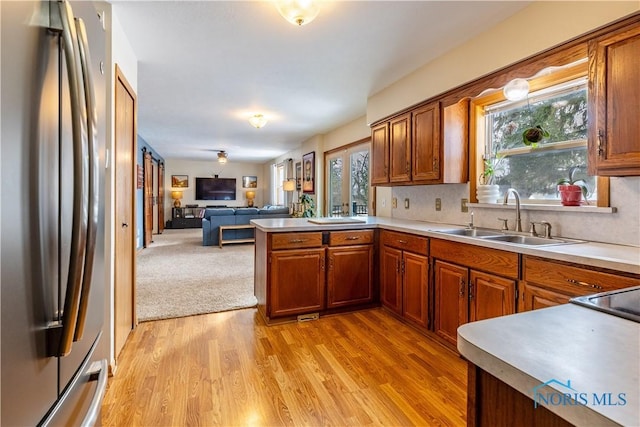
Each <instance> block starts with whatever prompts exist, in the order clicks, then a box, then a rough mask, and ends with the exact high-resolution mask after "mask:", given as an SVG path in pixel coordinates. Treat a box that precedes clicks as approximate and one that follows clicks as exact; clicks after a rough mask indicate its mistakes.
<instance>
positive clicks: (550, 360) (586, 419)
mask: <svg viewBox="0 0 640 427" xmlns="http://www.w3.org/2000/svg"><path fill="white" fill-rule="evenodd" d="M458 350H459V351H460V353H461V354H462V355H463V356H464V357H465V358H466V359H467V360H468V361H469V362H470V365H469V366H470V370H471V372H470V381H469V387H470V389H469V397H468V399H470V402H471V405H470V407H469V417H470V421H471V423H470V424H469V425H484V422H483V421H482V420H484V421H486V419H487V417H488V418H490V419H491V420H492V421H493V422H494V423H496V424H498V423H499V419H500V417H501V416H505V417H512V416H518V417H520V416H522V417H523V419H524V418H525V416H524V415H522V412H527V411H530V415H532V416H538V415H544V414H543V413H542V412H545V410H544V409H543V410H540V408H538V409H533V407H534V399H535V398H536V396H538V397H539V396H541V395H542V396H546V397H550V399H549V400H550V402H552V404H545V402H544V401H543V400H544V399H540V398H538V399H537V400H538V402H539V404H540V405H541V406H543V407H545V408H547V409H548V410H549V411H551V412H552V413H553V414H555V415H556V416H559V417H560V418H562V419H563V420H566V421H568V422H570V423H572V424H575V425H625V426H632V425H638V420H640V383H639V380H638V376H639V371H640V367H639V363H638V361H639V360H640V323H636V322H633V321H630V320H626V319H622V318H619V317H615V316H612V315H609V314H605V313H601V312H598V311H595V310H591V309H588V308H584V307H580V306H577V305H574V304H565V305H561V306H557V307H551V308H547V309H542V310H534V311H530V312H525V313H519V314H515V315H511V316H504V317H498V318H494V319H489V320H484V321H479V322H473V323H469V324H466V325H463V326H461V327H460V328H459V329H458ZM474 366H475V367H477V368H478V369H479V370H481V371H479V374H480V376H482V375H484V376H486V374H485V373H488V374H489V375H491V376H493V377H495V378H497V380H499V381H494V380H493V378H491V377H489V382H491V383H492V384H493V387H494V388H493V389H492V388H491V387H488V388H486V387H485V388H483V386H482V381H483V380H482V379H477V378H474V377H475V374H476V372H474ZM482 371H484V372H482ZM472 378H473V379H472ZM482 378H484V380H487V378H485V377H482ZM502 383H504V384H506V385H507V386H508V387H510V388H503V389H500V391H502V392H503V393H504V392H505V390H507V391H508V390H510V389H513V390H515V391H517V392H519V393H521V394H522V395H524V396H526V400H525V399H524V398H523V397H522V396H516V397H517V398H520V399H521V400H522V402H523V403H522V405H523V408H519V407H510V410H512V411H513V413H512V414H505V413H506V412H507V411H508V410H509V409H507V408H506V407H507V406H509V405H508V403H507V402H506V401H505V402H503V403H502V404H500V403H496V402H495V400H492V397H490V396H487V395H491V394H495V393H498V392H496V391H495V390H496V387H497V386H502ZM545 383H546V385H545ZM474 386H475V387H476V388H475V390H474ZM567 386H568V387H567ZM476 392H477V394H476ZM536 393H537V394H536ZM507 394H509V393H508V392H507ZM563 394H569V395H570V396H572V397H573V399H574V404H571V403H570V402H569V401H566V402H562V401H561V400H560V396H561V395H563ZM514 395H518V393H514ZM500 396H502V399H509V398H510V397H505V395H504V394H501V395H500ZM494 397H495V396H494ZM576 398H577V400H578V401H579V402H580V403H581V404H575V401H576ZM488 402H493V403H494V405H491V404H490V403H488ZM561 402H562V403H561ZM483 405H490V407H486V406H483ZM521 410H522V411H521ZM483 411H486V412H491V415H490V416H488V415H487V413H486V412H485V413H484V415H483ZM503 411H504V412H503ZM514 414H515V415H514ZM512 421H513V422H514V424H518V422H516V421H515V420H513V419H512ZM476 422H477V424H476ZM547 422H548V421H547ZM523 423H524V422H523ZM540 425H543V424H540ZM544 425H546V424H544Z"/></svg>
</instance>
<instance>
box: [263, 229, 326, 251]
mask: <svg viewBox="0 0 640 427" xmlns="http://www.w3.org/2000/svg"><path fill="white" fill-rule="evenodd" d="M320 246H322V233H321V232H320V233H274V234H273V235H271V249H273V250H276V249H298V248H317V247H320Z"/></svg>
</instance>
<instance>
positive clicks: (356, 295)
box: [327, 245, 373, 308]
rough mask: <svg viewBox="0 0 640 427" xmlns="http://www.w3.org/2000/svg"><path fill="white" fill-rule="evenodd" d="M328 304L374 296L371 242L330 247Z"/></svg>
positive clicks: (364, 300) (363, 300)
mask: <svg viewBox="0 0 640 427" xmlns="http://www.w3.org/2000/svg"><path fill="white" fill-rule="evenodd" d="M327 252H328V258H329V269H328V272H327V291H328V292H327V294H328V297H327V307H328V308H333V307H342V306H347V305H354V304H364V303H368V302H371V301H372V300H373V276H372V270H373V245H362V246H345V247H341V248H329V249H328V250H327Z"/></svg>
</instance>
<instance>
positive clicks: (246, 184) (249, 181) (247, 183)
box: [242, 176, 258, 188]
mask: <svg viewBox="0 0 640 427" xmlns="http://www.w3.org/2000/svg"><path fill="white" fill-rule="evenodd" d="M242 188H258V177H257V176H243V177H242Z"/></svg>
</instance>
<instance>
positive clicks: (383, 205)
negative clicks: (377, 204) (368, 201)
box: [382, 199, 387, 208]
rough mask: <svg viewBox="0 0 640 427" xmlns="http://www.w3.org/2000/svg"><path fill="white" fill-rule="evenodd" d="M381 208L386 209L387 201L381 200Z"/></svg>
mask: <svg viewBox="0 0 640 427" xmlns="http://www.w3.org/2000/svg"><path fill="white" fill-rule="evenodd" d="M382 207H383V208H386V207H387V199H382Z"/></svg>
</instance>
